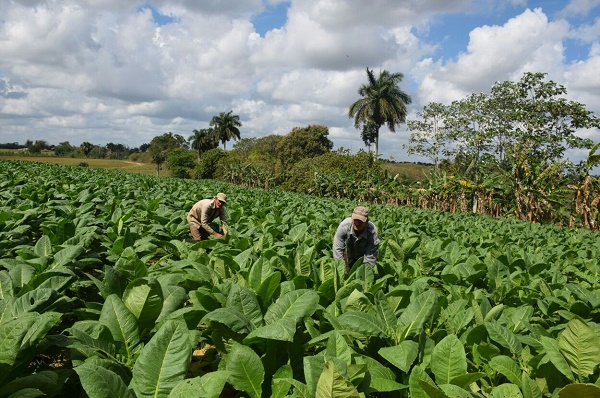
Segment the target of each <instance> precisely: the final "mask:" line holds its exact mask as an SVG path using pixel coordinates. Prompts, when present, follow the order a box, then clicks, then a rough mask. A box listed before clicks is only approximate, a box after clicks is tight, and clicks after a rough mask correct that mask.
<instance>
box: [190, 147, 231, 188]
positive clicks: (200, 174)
mask: <svg viewBox="0 0 600 398" xmlns="http://www.w3.org/2000/svg"><path fill="white" fill-rule="evenodd" d="M222 158H227V153H226V152H225V151H224V150H222V149H219V148H215V149H210V150H208V151H206V152H204V153H203V154H202V156H200V160H199V161H198V166H197V167H196V170H195V171H194V178H196V179H210V178H214V177H215V175H216V173H217V165H218V164H219V160H221V159H222ZM213 195H214V194H213Z"/></svg>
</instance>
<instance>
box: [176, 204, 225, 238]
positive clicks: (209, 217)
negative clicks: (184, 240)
mask: <svg viewBox="0 0 600 398" xmlns="http://www.w3.org/2000/svg"><path fill="white" fill-rule="evenodd" d="M225 203H227V195H225V194H224V193H222V192H219V193H218V194H217V195H216V196H215V197H214V198H212V199H202V200H200V201H198V202H196V204H194V206H193V207H192V209H191V210H190V212H189V213H188V215H187V218H186V219H187V221H188V222H189V223H190V232H191V233H192V238H194V240H203V239H208V237H209V236H210V235H214V236H216V237H217V238H222V237H223V234H220V233H219V232H217V231H215V230H214V229H212V228H211V227H210V225H209V224H210V223H211V222H212V221H213V220H214V219H216V218H217V217H219V219H220V220H221V228H222V229H223V232H224V233H227V229H226V228H227V216H226V214H225Z"/></svg>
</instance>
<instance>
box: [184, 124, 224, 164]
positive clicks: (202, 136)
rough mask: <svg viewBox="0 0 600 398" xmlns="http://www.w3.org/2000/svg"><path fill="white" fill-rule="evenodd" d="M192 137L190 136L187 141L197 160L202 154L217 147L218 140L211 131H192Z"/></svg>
mask: <svg viewBox="0 0 600 398" xmlns="http://www.w3.org/2000/svg"><path fill="white" fill-rule="evenodd" d="M192 133H194V134H193V135H191V136H190V138H189V141H190V143H191V145H190V146H191V148H192V149H193V150H195V151H196V152H198V160H200V155H202V152H205V151H208V150H210V149H214V148H216V147H218V146H219V138H218V137H217V135H216V133H215V131H214V130H212V129H201V130H193V131H192Z"/></svg>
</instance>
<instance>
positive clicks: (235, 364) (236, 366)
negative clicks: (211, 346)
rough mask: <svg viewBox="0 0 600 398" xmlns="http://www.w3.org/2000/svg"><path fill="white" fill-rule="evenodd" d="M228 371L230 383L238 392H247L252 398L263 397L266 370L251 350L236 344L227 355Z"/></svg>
mask: <svg viewBox="0 0 600 398" xmlns="http://www.w3.org/2000/svg"><path fill="white" fill-rule="evenodd" d="M226 370H227V371H228V372H229V378H228V381H229V383H230V384H231V385H232V386H233V387H234V388H235V389H236V390H238V391H245V392H246V393H248V395H250V397H252V398H260V397H261V396H262V383H263V381H264V378H265V369H264V367H263V364H262V362H261V361H260V358H259V357H258V355H257V354H256V353H255V352H254V351H253V350H252V349H251V348H250V347H247V346H244V345H241V344H234V345H233V347H231V351H230V352H229V354H228V355H227V365H226Z"/></svg>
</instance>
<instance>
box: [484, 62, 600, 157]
mask: <svg viewBox="0 0 600 398" xmlns="http://www.w3.org/2000/svg"><path fill="white" fill-rule="evenodd" d="M545 77H546V74H545V73H530V72H528V73H525V74H524V75H523V77H522V78H521V80H520V81H518V82H511V81H505V82H502V83H496V84H495V85H494V86H493V87H492V94H491V99H492V101H493V108H492V109H493V111H494V115H495V116H496V117H497V121H496V123H497V127H498V129H497V132H501V131H502V132H504V134H505V136H503V137H502V138H503V140H502V141H503V144H502V145H503V147H504V149H505V150H512V148H514V147H515V144H517V143H522V142H528V143H529V154H528V156H530V159H529V162H530V163H532V162H533V163H536V164H545V165H548V164H551V163H555V162H558V161H560V160H562V159H563V157H564V154H565V151H566V150H567V149H573V148H587V149H589V148H591V146H592V145H593V143H592V142H591V141H590V140H588V139H583V138H580V137H578V136H577V135H575V132H576V130H578V129H584V128H596V129H598V128H600V119H599V118H598V117H596V116H594V115H593V113H592V112H591V111H588V110H587V109H586V108H585V105H583V104H581V103H579V102H575V101H569V100H567V99H566V98H565V96H566V94H567V90H566V88H565V87H564V86H562V85H559V84H557V83H555V82H553V81H552V80H550V81H544V79H545Z"/></svg>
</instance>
